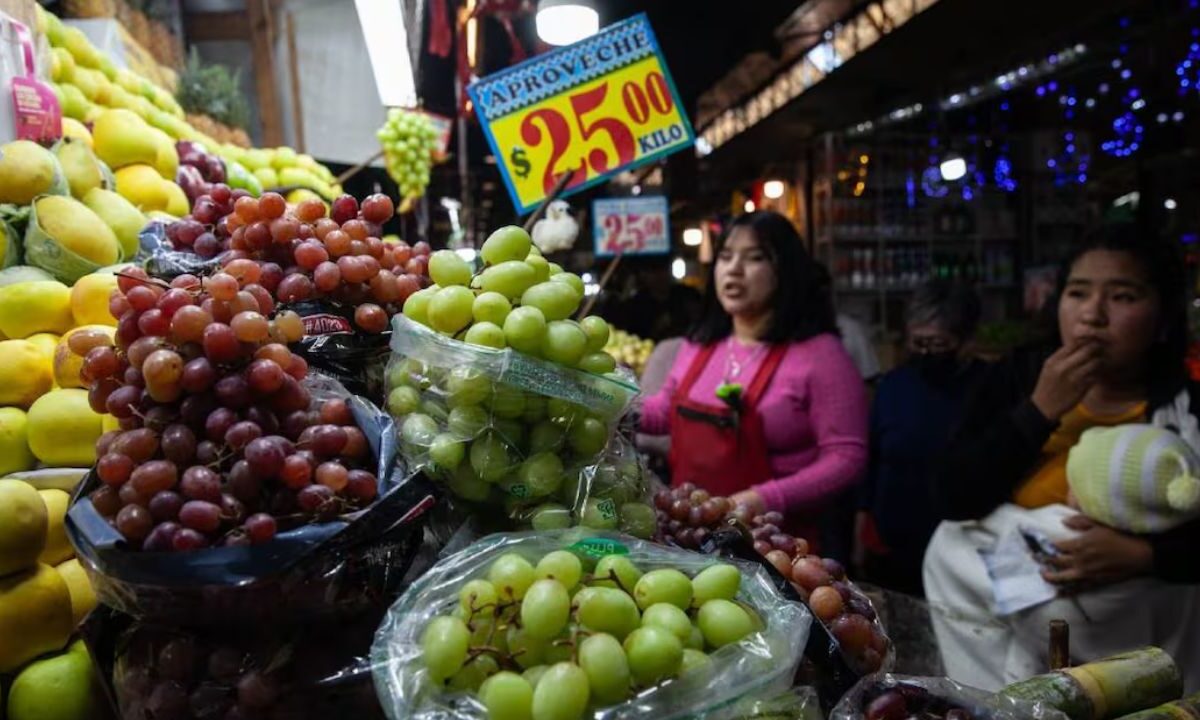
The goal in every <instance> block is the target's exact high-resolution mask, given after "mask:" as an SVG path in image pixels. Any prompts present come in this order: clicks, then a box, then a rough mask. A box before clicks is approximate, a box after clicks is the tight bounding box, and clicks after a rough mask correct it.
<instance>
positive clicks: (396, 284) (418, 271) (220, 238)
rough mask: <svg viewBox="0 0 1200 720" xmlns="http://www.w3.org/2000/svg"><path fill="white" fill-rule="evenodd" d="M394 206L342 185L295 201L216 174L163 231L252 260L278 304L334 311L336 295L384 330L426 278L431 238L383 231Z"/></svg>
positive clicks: (358, 322) (198, 253)
mask: <svg viewBox="0 0 1200 720" xmlns="http://www.w3.org/2000/svg"><path fill="white" fill-rule="evenodd" d="M393 212H394V206H393V204H392V201H391V199H390V198H388V197H387V196H386V195H381V194H376V195H371V196H368V197H367V198H365V199H363V201H362V203H361V205H360V204H359V202H358V201H357V200H355V199H354V198H353V197H351V196H349V195H343V196H341V197H339V198H337V199H336V200H335V201H334V202H333V205H332V206H331V207H327V206H326V205H325V203H324V202H322V201H321V200H318V199H315V198H310V199H307V200H304V201H302V202H300V203H299V204H297V205H295V206H292V207H288V204H287V202H286V201H285V200H284V198H283V197H282V196H281V195H279V194H278V193H274V192H268V193H264V194H263V195H262V197H259V198H254V197H251V196H249V195H248V194H247V193H246V192H245V191H243V190H231V189H230V188H229V187H228V186H226V185H222V184H217V185H215V186H213V188H212V190H211V191H210V192H209V193H208V194H205V195H201V196H200V197H198V198H197V199H196V202H195V203H194V204H193V206H192V212H191V214H190V215H187V216H186V217H184V218H182V219H181V220H179V221H177V222H173V223H170V224H168V225H167V226H166V230H165V238H166V240H167V242H168V243H169V245H168V247H169V248H170V250H171V251H172V252H174V253H178V254H181V255H184V256H195V257H196V258H199V259H200V260H203V261H208V260H213V261H214V262H215V263H216V264H217V265H219V266H220V267H224V268H229V267H230V266H231V265H233V264H234V263H236V264H237V265H236V266H235V267H245V268H249V267H250V266H251V265H253V266H254V267H255V271H252V272H254V277H255V278H256V282H255V283H253V284H255V285H256V286H258V288H259V289H260V290H262V291H263V294H266V295H268V296H270V297H271V298H273V302H272V305H271V307H272V308H273V307H274V302H275V301H278V302H279V303H281V304H283V305H295V304H298V303H306V302H312V301H318V302H321V303H325V305H322V306H321V309H322V311H323V312H322V315H323V316H325V317H326V318H327V317H328V313H327V311H328V309H329V308H328V305H327V304H329V303H332V304H336V305H337V306H339V307H341V308H343V309H344V313H343V314H344V320H343V322H344V323H345V324H346V325H347V326H352V327H353V328H355V329H357V330H358V331H360V332H363V333H369V334H378V333H382V332H383V331H385V330H386V329H387V327H388V319H389V318H390V317H391V316H392V315H395V314H397V313H399V312H400V310H401V309H402V308H403V306H404V303H405V301H406V300H407V299H408V298H409V297H410V296H411V295H413V294H415V293H416V292H418V291H419V290H421V289H422V288H423V287H424V286H425V285H426V284H427V283H428V276H427V275H426V268H427V265H428V257H429V252H430V250H429V246H428V244H427V243H417V244H416V246H413V247H410V246H409V245H408V243H405V242H403V241H398V242H395V243H385V242H384V241H383V240H381V239H380V235H381V234H382V232H381V230H380V226H381V225H382V224H383V223H385V222H387V221H388V220H389V219H391V217H392V214H393ZM156 260H162V261H163V262H162V264H164V265H169V264H178V263H175V261H174V260H172V259H171V258H156ZM184 266H186V264H185V265H184ZM267 312H268V313H269V312H270V309H269V308H268V310H267ZM306 314H307V313H306ZM318 320H319V319H318ZM318 320H313V321H311V322H309V327H308V328H307V330H308V334H320V333H321V332H323V331H322V329H321V328H320V322H318ZM338 329H339V330H341V329H343V328H342V327H340V324H339V328H338Z"/></svg>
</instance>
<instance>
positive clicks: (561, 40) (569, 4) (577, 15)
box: [360, 0, 600, 45]
mask: <svg viewBox="0 0 1200 720" xmlns="http://www.w3.org/2000/svg"><path fill="white" fill-rule="evenodd" d="M361 1H362V0H360V2H361ZM592 4H593V0H539V2H538V10H537V34H538V37H539V38H541V40H542V42H544V43H546V44H547V45H570V44H571V43H576V42H579V41H580V40H583V39H584V38H586V37H591V36H592V35H595V34H596V33H597V32H599V30H600V14H599V13H597V12H596V8H595V7H593V6H592Z"/></svg>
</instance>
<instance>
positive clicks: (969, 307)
mask: <svg viewBox="0 0 1200 720" xmlns="http://www.w3.org/2000/svg"><path fill="white" fill-rule="evenodd" d="M981 314H982V308H981V305H980V302H979V295H978V294H976V292H975V290H973V289H972V288H970V287H968V286H966V285H963V284H962V283H956V282H952V281H950V280H944V279H941V278H934V279H931V280H926V281H925V282H924V283H922V284H921V286H920V287H918V288H917V289H916V290H915V291H914V292H913V296H912V298H911V299H910V300H909V301H908V308H907V309H906V310H905V312H904V321H905V324H907V325H913V324H925V323H937V324H939V325H941V326H942V327H943V328H945V329H946V332H948V333H950V334H951V335H953V336H954V337H956V338H958V339H959V340H969V339H971V336H972V335H974V334H975V328H976V327H977V326H978V325H979V316H980V315H981Z"/></svg>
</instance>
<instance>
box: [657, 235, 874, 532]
mask: <svg viewBox="0 0 1200 720" xmlns="http://www.w3.org/2000/svg"><path fill="white" fill-rule="evenodd" d="M823 278H827V275H826V274H825V273H824V272H823V271H822V269H821V267H820V266H819V265H818V264H817V263H816V261H814V260H813V259H812V257H810V256H809V255H808V253H807V252H805V250H804V246H803V243H802V241H801V239H800V236H799V234H798V233H797V232H796V230H795V228H794V227H792V224H791V223H790V222H789V221H788V220H787V219H786V218H784V217H783V216H781V215H778V214H775V213H770V212H755V213H749V214H747V215H743V216H741V217H740V218H738V219H737V220H735V221H734V222H733V224H732V226H731V227H730V229H729V232H728V233H727V235H726V236H725V238H724V239H723V240H722V241H721V242H720V243H719V244H718V246H717V248H716V262H715V263H714V264H713V274H712V278H711V279H710V282H709V284H708V288H707V292H706V295H705V300H704V315H703V317H702V319H701V321H700V322H699V324H698V325H697V326H696V327H695V328H694V329H693V330H692V332H691V333H690V334H689V336H688V340H687V342H685V343H684V345H683V347H682V348H681V350H680V351H679V354H678V355H677V356H676V358H675V362H674V364H673V366H672V369H671V372H670V374H669V376H668V377H667V381H666V383H665V384H664V385H663V387H662V388H661V389H660V390H659V392H658V393H656V394H655V395H653V396H651V397H650V398H648V399H647V400H646V401H645V403H644V405H643V408H642V418H641V430H642V432H644V433H647V434H652V435H662V434H668V433H669V434H670V436H671V454H670V458H669V461H670V468H671V481H672V484H675V485H679V484H682V483H685V482H686V483H693V484H695V485H696V486H698V487H700V488H703V489H705V490H707V491H708V492H709V493H711V494H712V495H722V496H731V497H732V498H733V499H734V501H735V502H737V503H739V504H742V505H745V506H747V507H748V508H750V509H751V510H752V511H753V512H755V513H762V512H766V511H768V510H776V511H779V512H782V513H784V514H786V515H788V516H789V522H790V523H799V522H802V521H803V519H804V518H803V516H804V515H806V514H809V513H811V512H813V511H815V510H817V509H819V508H820V507H821V506H822V504H823V503H825V502H827V501H828V500H830V499H831V498H833V497H834V496H835V495H837V494H838V493H839V492H840V491H842V490H844V489H846V488H848V487H850V486H851V485H853V484H854V483H855V482H857V481H858V479H859V477H860V476H861V474H862V472H863V470H864V468H865V466H866V435H867V404H866V396H865V391H864V388H863V383H862V380H861V379H860V378H859V376H858V372H857V371H856V370H855V367H854V363H853V361H851V359H850V357H849V356H848V355H847V354H846V351H845V350H844V349H843V348H842V344H841V342H839V340H838V337H837V334H836V333H837V330H836V324H835V320H834V312H833V305H832V301H831V298H830V293H829V288H828V286H827V283H826V282H824V281H823ZM646 312H653V309H652V308H646ZM806 529H811V528H806Z"/></svg>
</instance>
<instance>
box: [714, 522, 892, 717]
mask: <svg viewBox="0 0 1200 720" xmlns="http://www.w3.org/2000/svg"><path fill="white" fill-rule="evenodd" d="M701 550H702V551H703V552H705V553H713V554H719V555H721V556H723V557H728V558H737V559H740V560H744V561H748V562H754V563H757V564H759V565H760V566H761V567H762V568H763V571H764V572H765V573H766V575H767V577H768V578H769V580H770V581H771V583H772V584H773V585H774V587H775V588H776V590H778V591H779V593H780V594H781V595H783V597H785V598H787V599H788V600H791V601H793V602H797V603H800V604H802V605H803V606H804V607H805V608H808V600H809V593H808V592H806V591H805V590H804V589H803V588H801V587H799V586H798V585H796V583H794V582H793V580H792V578H789V577H784V575H783V574H782V573H781V572H779V570H778V568H776V567H775V566H774V565H772V564H771V563H770V562H769V561H768V560H767V559H766V558H764V557H763V556H762V555H760V554H759V552H758V551H757V550H755V549H754V545H753V540H752V538H751V536H750V534H749V532H748V531H747V530H746V528H745V527H744V526H743V525H741V524H740V523H739V522H737V521H736V520H732V519H727V520H726V521H725V524H724V525H723V526H722V527H719V528H717V529H715V530H714V531H713V532H712V533H710V534H709V535H707V537H706V539H705V541H704V544H703V546H702V547H701ZM837 589H838V591H839V593H840V594H842V596H843V598H847V599H846V606H847V607H848V608H851V609H852V612H853V613H854V614H858V615H862V617H865V618H866V619H867V620H869V621H870V627H871V631H872V638H871V644H869V645H868V646H867V647H868V648H870V649H872V650H876V646H875V643H879V642H882V644H883V646H884V647H883V652H882V653H880V656H879V657H878V665H879V666H880V667H882V668H884V669H891V668H892V667H893V665H894V664H895V660H896V649H895V646H894V644H893V643H892V642H891V640H890V639H889V638H888V636H887V631H886V629H885V628H884V627H883V624H882V623H881V622H880V619H879V616H878V614H877V613H876V612H875V608H874V605H873V604H872V603H871V601H870V599H869V598H868V597H867V595H866V593H864V592H863V591H862V590H861V589H859V588H858V587H856V586H855V585H854V584H853V583H851V582H850V581H849V579H847V578H846V577H844V576H843V577H842V578H841V579H840V580H838V581H837ZM877 638H878V639H877ZM866 674H867V673H864V672H863V671H862V661H861V658H857V657H855V656H854V654H853V653H850V652H847V649H846V648H843V647H842V644H841V643H840V642H839V641H838V639H837V637H836V636H835V634H834V631H833V630H831V629H830V628H829V627H827V626H826V625H825V624H824V623H823V622H821V621H819V620H818V621H816V622H814V623H813V626H812V629H811V631H810V632H809V634H808V640H807V643H806V646H805V648H804V662H803V663H802V664H801V666H800V672H799V673H798V674H797V682H798V683H799V684H805V685H813V686H814V687H815V688H816V689H817V693H818V695H819V697H820V699H821V703H822V706H823V707H825V708H827V709H828V708H831V707H833V705H834V703H836V702H837V701H838V699H839V698H841V697H842V695H843V694H844V693H846V692H847V691H848V690H849V689H850V688H851V687H852V686H853V685H854V684H855V683H856V682H857V681H858V680H859V678H861V677H862V676H863V675H866Z"/></svg>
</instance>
